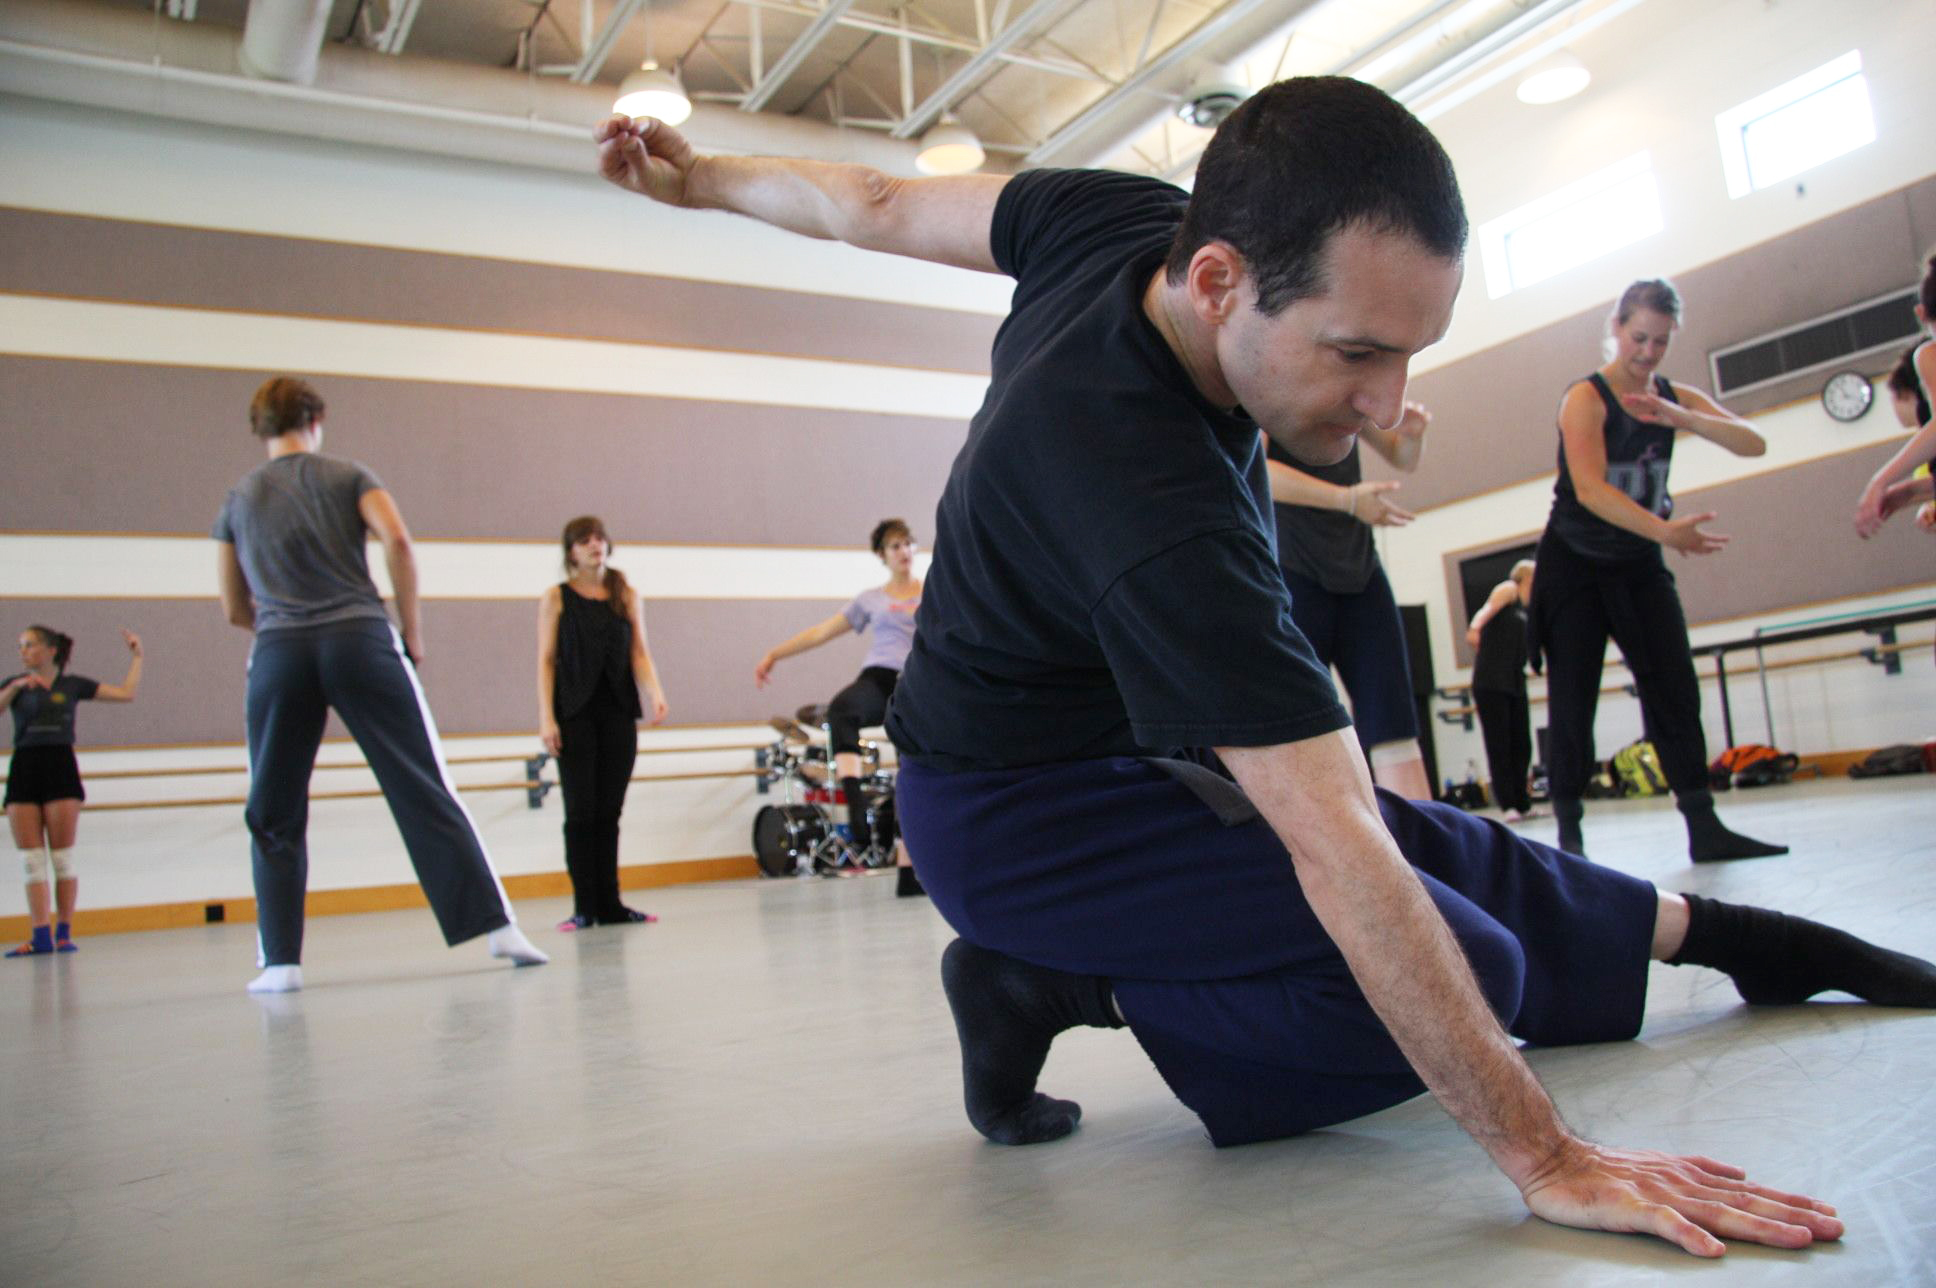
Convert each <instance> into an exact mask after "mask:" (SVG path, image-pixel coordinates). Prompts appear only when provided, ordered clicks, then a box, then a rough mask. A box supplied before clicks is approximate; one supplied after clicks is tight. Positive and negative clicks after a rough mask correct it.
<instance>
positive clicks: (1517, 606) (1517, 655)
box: [1472, 595, 1527, 693]
mask: <svg viewBox="0 0 1936 1288" xmlns="http://www.w3.org/2000/svg"><path fill="white" fill-rule="evenodd" d="M1526 657H1527V648H1526V609H1525V607H1524V605H1522V604H1521V603H1520V602H1519V597H1518V596H1517V595H1515V596H1513V599H1512V601H1511V602H1510V603H1508V604H1507V605H1506V606H1505V607H1504V608H1502V609H1500V610H1499V611H1498V612H1496V613H1494V614H1493V615H1492V617H1491V619H1490V620H1488V621H1487V622H1486V624H1485V625H1484V626H1483V627H1481V628H1480V631H1479V654H1478V656H1477V657H1475V658H1474V659H1473V661H1472V687H1473V688H1475V689H1493V690H1504V691H1505V692H1507V693H1518V692H1520V691H1521V690H1523V689H1524V688H1525V687H1526Z"/></svg>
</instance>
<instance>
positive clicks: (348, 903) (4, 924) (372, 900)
mask: <svg viewBox="0 0 1936 1288" xmlns="http://www.w3.org/2000/svg"><path fill="white" fill-rule="evenodd" d="M759 874H760V869H759V864H758V863H756V862H755V861H754V859H753V856H752V855H750V854H735V855H729V856H727V857H724V858H717V859H681V860H679V861H677V862H674V863H639V864H634V865H632V866H630V867H622V868H620V869H619V873H618V883H619V888H620V889H622V890H650V889H654V888H656V887H659V886H673V885H691V884H693V883H696V882H701V881H738V880H741V879H744V878H747V877H757V876H758V875H759ZM502 880H503V882H504V892H505V893H506V894H508V895H510V896H511V898H512V900H513V901H514V902H515V901H516V900H519V899H552V898H557V897H558V896H560V895H569V894H570V893H571V878H570V877H568V876H567V875H565V874H564V873H563V872H529V873H523V874H520V875H516V876H507V877H504V878H502ZM81 893H82V895H83V896H85V895H86V893H87V890H86V887H85V885H83V887H82V890H81ZM429 906H430V905H429V903H428V901H427V900H425V898H424V893H423V890H422V888H421V887H419V886H418V885H416V884H415V883H414V882H412V883H408V884H404V885H383V886H359V887H357V888H355V889H350V890H311V891H310V892H309V897H308V898H307V899H306V900H305V901H304V907H305V909H306V911H307V914H308V915H309V916H311V917H335V916H343V915H348V914H353V913H359V912H395V911H398V910H399V909H403V908H427V907H429ZM218 921H219V922H242V923H245V924H250V923H253V922H254V921H255V900H254V899H209V900H204V901H199V902H187V903H151V904H139V905H135V906H132V907H125V908H87V907H83V908H81V909H80V910H79V911H78V912H77V913H75V915H74V933H75V934H76V935H77V936H78V935H120V934H126V933H128V932H130V931H136V930H180V929H182V928H184V927H187V926H203V925H208V924H210V923H212V922H218ZM32 928H33V923H32V922H31V921H30V920H29V919H28V917H27V916H26V915H25V914H24V913H23V914H20V915H18V916H12V917H0V941H5V942H7V943H16V942H19V941H21V940H24V939H26V938H27V936H28V934H29V932H30V931H31V930H32Z"/></svg>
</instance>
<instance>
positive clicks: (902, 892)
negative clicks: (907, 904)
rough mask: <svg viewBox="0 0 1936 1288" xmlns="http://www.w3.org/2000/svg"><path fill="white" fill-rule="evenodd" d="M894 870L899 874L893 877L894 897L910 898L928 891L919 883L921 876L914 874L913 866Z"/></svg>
mask: <svg viewBox="0 0 1936 1288" xmlns="http://www.w3.org/2000/svg"><path fill="white" fill-rule="evenodd" d="M895 871H896V872H897V873H899V874H900V875H898V876H896V877H895V878H894V897H895V898H897V899H912V898H915V897H916V896H918V895H924V894H926V893H927V892H928V891H927V888H926V887H925V886H923V885H922V884H921V878H920V877H917V876H915V875H914V869H913V868H908V867H903V868H896V869H895Z"/></svg>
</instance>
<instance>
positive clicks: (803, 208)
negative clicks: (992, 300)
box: [593, 116, 1008, 273]
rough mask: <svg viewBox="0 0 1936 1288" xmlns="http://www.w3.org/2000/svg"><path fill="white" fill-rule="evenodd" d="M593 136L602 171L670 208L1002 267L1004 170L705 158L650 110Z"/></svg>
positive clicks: (983, 267)
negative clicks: (998, 223)
mask: <svg viewBox="0 0 1936 1288" xmlns="http://www.w3.org/2000/svg"><path fill="white" fill-rule="evenodd" d="M593 138H594V139H595V140H596V141H597V143H598V172H599V174H600V176H601V177H603V178H604V179H606V180H607V181H608V182H611V183H614V184H617V185H618V186H619V187H621V188H624V189H625V190H626V191H628V192H636V193H638V194H640V195H641V196H645V197H650V198H652V200H654V201H658V202H663V203H664V204H666V205H669V206H684V207H687V208H688V209H694V210H730V211H733V212H735V213H737V214H742V215H748V216H750V217H752V218H754V219H758V220H760V221H762V222H763V223H769V224H772V225H773V226H774V227H775V228H784V229H786V230H787V231H788V232H795V233H799V234H801V235H802V236H805V237H818V238H820V239H822V240H824V241H844V242H847V243H848V244H849V245H853V246H859V247H861V248H862V249H864V250H878V251H885V252H887V253H888V254H890V255H906V256H908V257H910V258H912V259H925V260H932V261H933V262H934V263H937V264H950V265H953V266H954V267H956V268H973V269H979V270H980V271H982V272H984V273H995V272H1000V271H1001V270H1000V269H998V268H996V266H995V256H994V253H993V251H992V250H991V249H990V248H989V245H988V234H989V230H990V228H991V227H992V225H993V224H994V219H995V199H996V197H997V196H999V195H1000V193H1001V190H1002V186H1003V185H1004V184H1006V183H1007V182H1008V179H1007V177H1006V176H1003V175H992V174H968V175H957V176H950V177H946V178H935V179H901V178H896V177H894V176H893V175H888V174H883V173H882V172H881V171H879V170H875V169H872V168H870V167H868V166H863V165H841V164H836V163H834V162H829V161H803V160H798V159H795V158H791V157H702V156H700V155H699V154H698V153H697V152H695V151H693V148H692V145H691V144H690V143H688V142H686V139H685V136H683V135H681V134H680V133H679V131H677V130H675V129H673V128H672V127H671V126H669V125H667V124H665V123H664V122H663V121H658V120H654V119H652V118H651V117H643V118H640V119H638V120H636V121H635V120H633V119H632V118H631V117H629V116H614V117H611V118H609V119H608V120H606V121H604V122H603V123H602V124H600V125H599V127H598V128H597V130H596V131H594V133H593Z"/></svg>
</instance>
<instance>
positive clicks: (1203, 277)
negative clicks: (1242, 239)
mask: <svg viewBox="0 0 1936 1288" xmlns="http://www.w3.org/2000/svg"><path fill="white" fill-rule="evenodd" d="M1248 277H1249V265H1247V264H1246V263H1245V262H1244V257H1243V256H1242V255H1240V254H1238V253H1237V248H1236V247H1234V246H1232V245H1231V244H1230V243H1229V242H1221V241H1211V242H1205V243H1204V244H1203V245H1202V246H1200V247H1198V248H1197V253H1196V254H1195V255H1192V256H1191V257H1190V267H1189V269H1188V270H1187V271H1186V272H1185V274H1184V284H1185V285H1186V286H1188V287H1189V290H1190V307H1191V309H1192V310H1193V311H1195V313H1196V315H1197V320H1198V321H1201V322H1204V323H1207V324H1209V325H1211V326H1220V325H1222V324H1223V323H1225V322H1227V321H1229V320H1230V318H1231V317H1232V316H1234V315H1235V314H1236V312H1237V310H1238V309H1239V308H1241V307H1242V306H1243V301H1244V293H1245V287H1246V283H1247V279H1248Z"/></svg>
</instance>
